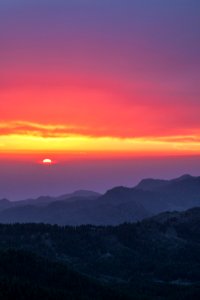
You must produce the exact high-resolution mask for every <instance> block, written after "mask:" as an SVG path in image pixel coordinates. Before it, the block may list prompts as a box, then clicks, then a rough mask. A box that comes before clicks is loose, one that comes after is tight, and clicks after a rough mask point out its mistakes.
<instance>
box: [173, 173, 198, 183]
mask: <svg viewBox="0 0 200 300" xmlns="http://www.w3.org/2000/svg"><path fill="white" fill-rule="evenodd" d="M194 178H196V177H194V176H191V175H190V174H184V175H182V176H180V177H178V178H175V179H173V180H172V181H176V182H178V181H184V180H187V179H194Z"/></svg>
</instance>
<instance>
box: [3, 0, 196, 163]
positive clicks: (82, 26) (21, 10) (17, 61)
mask: <svg viewBox="0 0 200 300" xmlns="http://www.w3.org/2000/svg"><path fill="white" fill-rule="evenodd" d="M79 2H80V1H78V2H77V3H79ZM89 2H90V1H89ZM111 2H112V1H111ZM150 2H151V1H150ZM34 3H35V4H34V5H33V6H32V5H30V6H29V5H28V4H26V3H25V2H24V1H22V2H21V6H20V5H19V6H16V5H15V3H14V2H13V1H11V2H10V5H9V6H7V5H8V4H7V2H4V1H3V3H2V15H1V16H0V17H1V24H0V25H2V26H3V28H4V29H5V30H4V32H2V33H1V36H0V37H1V41H3V43H2V45H3V46H2V48H1V49H0V57H1V58H0V63H1V69H0V114H1V118H0V153H1V155H5V154H7V156H8V157H9V155H10V157H11V156H17V155H19V154H20V153H21V154H25V153H26V154H30V155H35V154H38V155H40V154H42V155H43V153H53V154H54V156H57V157H58V156H59V155H61V154H60V153H62V155H65V154H66V155H69V156H73V155H79V154H81V155H87V156H93V155H97V156H100V157H101V156H102V157H105V156H108V157H112V156H116V155H119V156H124V157H126V156H135V155H174V154H175V155H176V154H180V155H182V154H184V155H185V154H187V155H189V154H190V155H191V154H199V153H200V118H199V114H200V100H199V99H200V98H199V96H200V89H199V79H200V76H199V68H198V65H199V54H198V55H197V53H199V51H198V49H199V48H200V45H199V40H198V37H199V32H198V29H197V28H199V27H197V26H196V25H197V22H198V20H199V19H198V18H197V15H196V9H195V7H187V8H186V7H182V8H181V11H180V7H179V6H177V5H176V4H172V3H171V2H170V4H169V7H168V9H171V10H170V11H173V14H172V15H171V17H170V24H169V15H168V14H166V7H165V4H159V5H158V6H156V7H155V6H154V5H153V4H152V5H149V2H147V3H146V5H147V6H148V10H145V9H143V7H141V4H140V2H139V1H135V4H134V3H131V2H128V4H127V5H128V6H127V7H128V9H127V7H126V6H125V5H124V6H123V5H119V2H117V4H116V5H115V6H114V8H113V6H112V5H111V4H108V3H106V2H104V1H103V2H102V4H101V5H99V4H94V3H92V2H91V3H90V4H88V5H89V6H87V7H86V6H82V4H81V2H80V3H79V5H78V4H77V6H74V4H73V1H69V3H64V2H63V1H60V0H59V1H57V2H55V1H52V6H51V5H50V6H49V7H47V6H45V5H44V3H43V2H42V3H41V2H40V1H35V2H34ZM173 5H174V6H173ZM68 6H69V7H68ZM79 6H80V7H79ZM55 8H56V9H55ZM79 8H80V9H79ZM129 11H130V14H129ZM158 11H159V13H158ZM39 12H40V13H39ZM63 12H65V13H63ZM111 12H112V14H111ZM186 12H187V13H186ZM132 14H134V16H135V17H134V18H132ZM36 20H37V22H36ZM185 22H186V23H187V24H189V25H188V26H187V27H185V25H184V24H185ZM181 24H182V26H181ZM155 28H157V29H156V31H155Z"/></svg>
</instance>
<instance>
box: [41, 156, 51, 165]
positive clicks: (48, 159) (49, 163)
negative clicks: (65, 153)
mask: <svg viewBox="0 0 200 300" xmlns="http://www.w3.org/2000/svg"><path fill="white" fill-rule="evenodd" d="M42 163H43V164H44V165H51V164H52V160H51V159H50V158H45V159H43V161H42Z"/></svg>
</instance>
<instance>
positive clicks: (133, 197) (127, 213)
mask: <svg viewBox="0 0 200 300" xmlns="http://www.w3.org/2000/svg"><path fill="white" fill-rule="evenodd" d="M195 206H200V177H193V176H190V175H183V176H181V177H179V178H176V179H172V180H160V179H144V180H142V181H141V182H140V183H139V184H138V185H137V186H135V187H133V188H127V187H115V188H113V189H111V190H108V191H107V192H106V193H105V194H103V195H101V194H98V193H96V192H93V191H84V190H81V191H76V192H74V193H72V194H66V195H62V196H59V197H48V196H46V197H44V196H43V197H39V198H38V199H27V200H23V201H17V202H12V201H9V200H7V199H2V200H0V222H1V223H15V222H23V223H24V222H25V223H26V222H37V223H38V222H44V223H50V224H59V225H81V224H94V225H117V224H120V223H124V222H134V221H138V220H142V219H144V218H147V217H151V216H153V215H155V214H158V213H161V212H164V211H182V210H185V209H189V208H192V207H195Z"/></svg>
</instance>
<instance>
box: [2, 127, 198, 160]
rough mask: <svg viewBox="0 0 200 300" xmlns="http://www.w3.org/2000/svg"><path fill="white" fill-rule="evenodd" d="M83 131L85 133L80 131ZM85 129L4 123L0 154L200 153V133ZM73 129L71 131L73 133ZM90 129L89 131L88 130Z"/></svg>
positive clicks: (131, 155) (117, 154)
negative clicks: (118, 132)
mask: <svg viewBox="0 0 200 300" xmlns="http://www.w3.org/2000/svg"><path fill="white" fill-rule="evenodd" d="M82 130H83V133H82V134H81V133H79V131H80V132H81V131H82ZM84 130H85V129H81V128H76V127H73V126H71V125H70V126H66V125H64V124H63V125H60V124H58V125H55V124H54V125H51V124H38V123H31V122H29V123H28V122H19V121H18V122H10V123H1V124H0V132H1V140H0V154H1V155H4V154H7V157H9V156H10V157H11V156H12V157H17V155H19V154H26V155H27V156H28V157H29V158H30V157H31V156H32V157H33V156H41V155H43V154H45V153H46V154H51V153H53V154H54V156H55V157H65V158H66V157H68V158H78V157H87V158H88V157H117V156H118V157H125V158H126V157H133V156H142V155H144V156H145V155H149V156H151V155H156V156H160V155H191V154H195V155H196V154H199V153H200V136H197V135H174V136H146V137H127V138H121V137H115V136H89V135H87V134H84ZM70 132H71V133H70ZM86 132H87V130H86Z"/></svg>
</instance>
